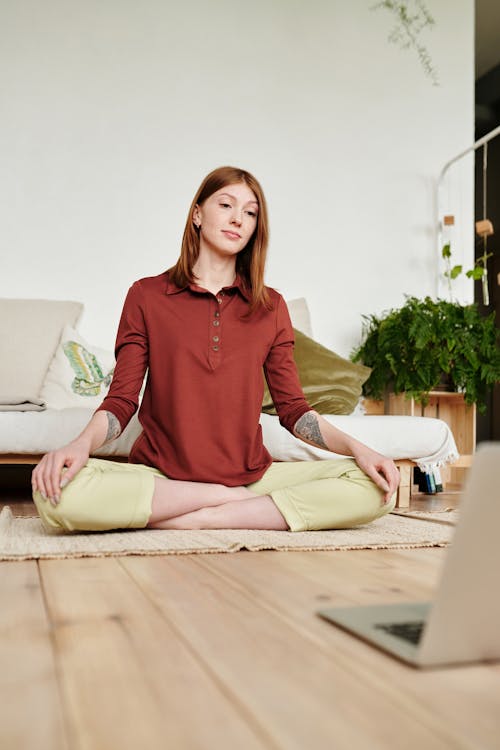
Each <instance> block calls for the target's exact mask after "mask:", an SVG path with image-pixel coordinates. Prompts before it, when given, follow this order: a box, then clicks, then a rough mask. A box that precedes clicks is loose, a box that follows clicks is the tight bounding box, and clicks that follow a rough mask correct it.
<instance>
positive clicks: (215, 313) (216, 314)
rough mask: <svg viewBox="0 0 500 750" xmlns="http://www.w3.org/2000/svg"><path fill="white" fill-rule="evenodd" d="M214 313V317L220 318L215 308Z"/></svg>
mask: <svg viewBox="0 0 500 750" xmlns="http://www.w3.org/2000/svg"><path fill="white" fill-rule="evenodd" d="M214 315H215V317H216V318H220V312H219V311H218V310H216V311H215V312H214Z"/></svg>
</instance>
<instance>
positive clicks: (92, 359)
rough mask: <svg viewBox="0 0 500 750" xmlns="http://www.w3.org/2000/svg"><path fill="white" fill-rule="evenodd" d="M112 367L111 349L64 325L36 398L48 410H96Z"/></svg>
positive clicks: (108, 382) (111, 375)
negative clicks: (89, 340) (90, 340)
mask: <svg viewBox="0 0 500 750" xmlns="http://www.w3.org/2000/svg"><path fill="white" fill-rule="evenodd" d="M114 367H115V357H114V354H113V352H111V351H107V350H106V349H99V348H98V347H97V346H92V345H91V344H88V343H87V341H85V339H84V338H83V336H81V335H80V334H79V333H78V331H76V330H75V329H74V328H71V326H68V325H66V326H65V327H64V330H63V333H62V336H61V340H60V342H59V345H58V347H57V349H56V353H55V355H54V357H53V359H52V362H51V364H50V366H49V369H48V371H47V375H46V377H45V381H44V384H43V386H42V390H41V392H40V398H41V399H43V400H44V401H45V403H46V404H47V407H48V408H49V409H67V408H71V407H78V406H79V407H87V408H89V409H97V407H98V406H99V405H100V404H101V403H102V401H103V399H104V397H105V396H106V394H107V392H108V390H109V386H110V384H111V379H112V377H113V371H114Z"/></svg>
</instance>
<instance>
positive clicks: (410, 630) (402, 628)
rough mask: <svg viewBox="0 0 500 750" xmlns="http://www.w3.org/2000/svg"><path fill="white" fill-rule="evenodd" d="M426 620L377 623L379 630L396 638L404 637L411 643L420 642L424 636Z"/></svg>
mask: <svg viewBox="0 0 500 750" xmlns="http://www.w3.org/2000/svg"><path fill="white" fill-rule="evenodd" d="M424 625H425V622H424V621H423V620H418V621H416V622H388V623H379V624H378V625H375V627H376V628H377V629H378V630H383V631H385V632H386V633H390V635H395V636H396V638H402V639H403V640H405V641H409V642H410V643H418V642H419V641H420V638H421V637H422V631H423V629H424Z"/></svg>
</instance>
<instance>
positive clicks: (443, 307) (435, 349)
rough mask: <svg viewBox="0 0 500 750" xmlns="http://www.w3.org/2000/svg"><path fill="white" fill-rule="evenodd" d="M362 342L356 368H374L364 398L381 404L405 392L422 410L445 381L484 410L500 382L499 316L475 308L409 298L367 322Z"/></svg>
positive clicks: (355, 353)
mask: <svg viewBox="0 0 500 750" xmlns="http://www.w3.org/2000/svg"><path fill="white" fill-rule="evenodd" d="M363 318H364V326H363V336H362V340H361V343H360V345H359V346H358V347H357V348H356V349H355V350H354V351H353V352H352V354H351V359H352V360H353V362H362V363H363V364H364V365H367V366H368V367H371V368H372V373H371V375H370V377H369V378H368V380H367V381H366V383H365V385H364V387H363V392H364V394H365V395H366V396H370V397H371V398H375V399H381V398H383V397H384V394H385V393H386V391H387V390H392V391H393V392H394V393H402V392H405V393H406V394H407V395H408V397H413V398H414V399H415V400H416V401H419V402H422V403H423V404H425V403H427V401H428V394H429V391H432V390H436V389H438V386H439V383H440V381H441V380H442V378H443V375H444V376H446V377H447V378H448V379H449V381H450V384H451V387H452V389H453V390H456V391H459V392H463V394H464V398H465V402H466V403H467V404H472V403H476V404H477V407H478V410H479V411H480V412H484V411H485V410H486V399H487V394H488V391H489V389H490V388H491V387H492V386H493V385H494V383H496V382H498V381H500V332H499V331H498V329H497V328H496V327H495V314H494V313H492V314H491V315H489V316H488V317H482V316H481V314H480V313H479V308H478V306H477V304H472V305H460V304H458V303H457V302H449V301H447V300H442V299H439V300H437V301H436V300H432V299H431V298H430V297H425V299H418V298H416V297H407V299H406V302H405V304H404V305H403V306H402V307H401V308H399V309H392V310H389V311H387V312H385V313H383V314H382V315H380V316H377V315H368V316H363Z"/></svg>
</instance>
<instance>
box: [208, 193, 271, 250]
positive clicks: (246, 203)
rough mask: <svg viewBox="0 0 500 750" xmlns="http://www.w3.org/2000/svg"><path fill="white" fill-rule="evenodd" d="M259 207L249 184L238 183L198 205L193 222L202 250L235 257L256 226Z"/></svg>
mask: <svg viewBox="0 0 500 750" xmlns="http://www.w3.org/2000/svg"><path fill="white" fill-rule="evenodd" d="M258 211H259V204H258V203H257V198H256V197H255V194H254V193H253V191H252V190H250V188H249V187H248V185H247V184H246V183H244V182H236V183H234V184H233V185H226V186H225V187H223V188H221V189H220V190H217V192H216V193H213V194H212V195H211V196H210V197H209V198H207V199H206V201H205V202H204V203H203V204H202V205H201V206H196V208H195V210H194V213H193V221H194V223H195V224H196V225H197V226H201V229H200V251H202V250H203V249H210V250H212V251H215V252H216V253H217V254H219V255H236V254H237V253H239V252H240V251H241V250H243V249H244V248H245V246H246V245H247V243H248V241H249V240H250V238H251V236H252V234H253V233H254V231H255V227H256V226H257V214H258Z"/></svg>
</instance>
